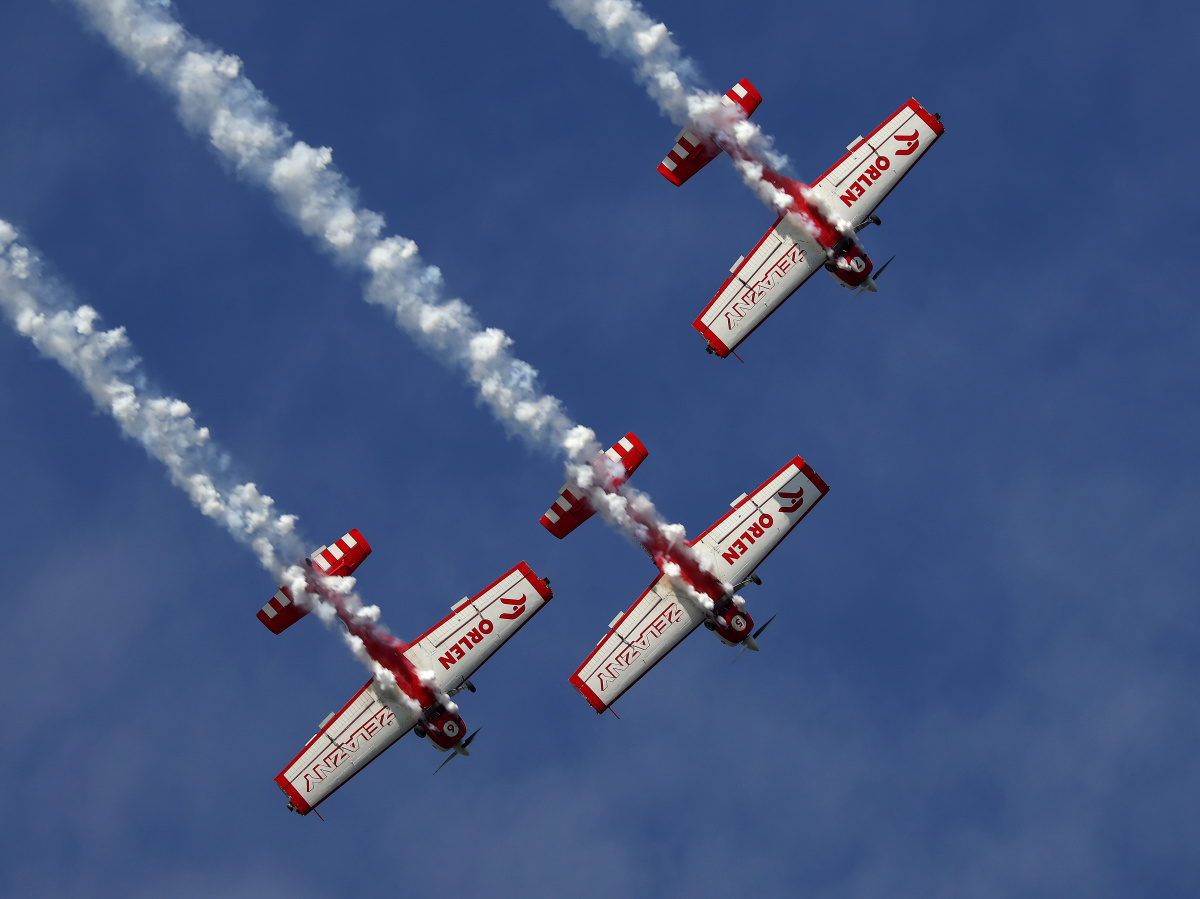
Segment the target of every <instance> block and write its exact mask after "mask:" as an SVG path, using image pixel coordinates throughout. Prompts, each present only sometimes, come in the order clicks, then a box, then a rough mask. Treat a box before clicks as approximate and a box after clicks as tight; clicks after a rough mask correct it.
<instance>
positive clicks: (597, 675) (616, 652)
mask: <svg viewBox="0 0 1200 899" xmlns="http://www.w3.org/2000/svg"><path fill="white" fill-rule="evenodd" d="M702 621H704V613H703V612H701V611H700V610H699V609H697V608H696V606H694V605H693V604H692V603H691V602H689V601H688V600H687V599H685V598H683V597H682V596H678V595H677V594H676V593H675V588H674V587H673V586H672V585H671V581H670V579H669V578H668V577H667V576H666V575H662V576H661V577H659V578H658V579H657V580H656V581H655V582H654V583H653V584H651V585H650V586H649V587H647V588H646V592H645V593H643V594H642V595H641V596H640V597H638V601H637V602H635V603H634V604H633V607H632V608H631V609H630V610H629V611H628V612H625V613H623V614H621V615H618V616H617V617H616V618H614V619H613V622H612V624H611V625H609V630H608V633H607V634H606V635H605V637H604V639H603V640H601V641H600V642H599V643H597V644H596V648H595V649H594V650H593V651H592V654H591V655H590V656H588V657H587V659H586V660H585V661H584V663H583V664H582V665H580V666H579V670H577V671H576V672H575V673H574V674H573V675H571V683H572V684H573V685H574V686H575V689H576V690H578V691H579V692H580V693H582V694H583V698H584V699H586V700H587V701H588V702H589V703H590V704H591V706H592V708H594V709H595V710H596V711H597V712H603V711H604V710H605V709H607V708H608V707H609V706H610V705H612V704H613V703H614V702H616V701H617V698H618V697H619V696H620V695H621V694H622V693H624V692H625V691H626V690H628V689H629V688H630V687H632V686H633V685H634V684H635V683H637V680H638V678H640V677H641V676H642V675H643V674H645V673H646V672H647V671H649V670H650V669H651V668H653V667H654V666H655V665H656V664H658V662H659V660H660V659H662V657H663V656H665V655H666V654H667V653H668V652H670V651H671V650H672V649H674V648H675V647H676V646H678V645H679V641H680V640H682V639H683V638H684V637H686V636H687V635H688V634H690V633H691V632H692V631H694V630H695V629H696V627H697V625H699V624H700V623H701V622H702Z"/></svg>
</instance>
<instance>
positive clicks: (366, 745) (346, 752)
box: [275, 680, 417, 815]
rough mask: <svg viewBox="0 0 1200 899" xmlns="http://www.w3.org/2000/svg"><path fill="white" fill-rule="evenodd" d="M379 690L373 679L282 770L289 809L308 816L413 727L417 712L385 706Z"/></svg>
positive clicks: (280, 780)
mask: <svg viewBox="0 0 1200 899" xmlns="http://www.w3.org/2000/svg"><path fill="white" fill-rule="evenodd" d="M377 691H378V688H377V687H376V685H375V682H374V681H373V680H370V681H367V683H366V685H365V686H364V687H363V688H362V689H361V690H359V691H358V692H357V693H356V694H354V698H353V699H351V700H350V701H349V702H348V703H346V705H345V706H343V707H342V710H341V711H339V712H335V713H333V714H331V715H330V716H329V717H328V718H326V719H325V721H324V722H322V724H321V729H320V730H318V731H317V734H316V736H314V737H313V738H312V739H311V740H309V741H308V743H307V744H306V745H305V747H304V748H303V749H302V750H300V754H299V755H298V756H296V757H295V758H294V759H292V762H291V764H290V765H288V766H287V767H286V768H284V769H283V770H282V771H281V772H279V775H278V776H277V777H276V778H275V783H277V784H278V785H279V788H280V789H281V790H283V792H284V793H286V794H287V797H288V799H289V800H290V801H289V805H288V807H289V808H292V809H294V810H295V811H297V812H299V813H300V814H302V815H307V814H308V813H309V812H311V811H312V810H313V809H314V808H316V807H317V806H318V805H320V804H321V803H322V802H324V801H325V800H326V799H328V798H329V796H330V795H331V794H332V793H333V792H334V790H336V789H337V788H338V787H340V786H342V784H344V783H345V782H346V781H348V780H349V779H350V778H352V777H353V776H354V775H355V774H357V773H358V772H359V771H361V770H362V769H363V768H365V767H366V766H367V765H368V764H370V763H371V762H372V761H374V759H375V758H376V757H377V756H378V755H379V754H380V753H381V752H383V751H384V750H385V749H387V748H388V747H389V746H391V745H392V744H393V743H395V742H396V741H397V740H399V739H400V738H401V737H402V736H404V735H405V734H406V733H408V732H409V731H410V730H412V728H413V725H414V724H416V723H417V716H416V715H415V714H414V713H413V712H411V711H409V710H408V709H407V708H405V707H404V706H402V705H400V704H398V703H393V704H392V705H385V704H384V703H383V702H382V701H381V700H380V698H379V695H378V692H377Z"/></svg>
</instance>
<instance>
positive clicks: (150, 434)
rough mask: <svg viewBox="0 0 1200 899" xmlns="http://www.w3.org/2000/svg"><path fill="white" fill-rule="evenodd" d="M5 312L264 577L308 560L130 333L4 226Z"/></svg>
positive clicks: (0, 263) (291, 519) (289, 523)
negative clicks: (145, 363) (150, 371)
mask: <svg viewBox="0 0 1200 899" xmlns="http://www.w3.org/2000/svg"><path fill="white" fill-rule="evenodd" d="M0 307H3V310H4V313H5V315H7V316H8V318H9V319H10V320H11V321H12V323H13V326H14V328H15V329H16V330H17V332H18V333H19V334H21V335H23V336H25V337H28V338H29V339H30V340H31V341H32V342H33V344H34V346H35V347H37V349H38V350H39V351H40V352H41V353H42V354H43V355H44V356H47V357H49V358H51V359H53V360H54V361H56V362H58V363H59V364H60V365H61V366H62V367H63V368H65V369H66V370H67V371H68V372H70V373H71V374H72V375H74V376H75V379H76V380H77V381H79V383H80V384H81V385H82V386H83V388H84V390H86V391H87V392H88V394H89V395H90V396H91V397H92V400H93V401H94V402H95V403H96V406H97V408H99V409H100V410H102V411H104V412H106V413H108V414H109V415H111V416H112V417H113V419H115V420H116V422H117V424H118V425H119V426H120V428H121V431H122V432H123V433H124V434H125V435H126V436H128V437H132V438H133V439H134V440H136V441H137V442H138V443H140V444H141V445H142V446H143V447H145V449H146V452H147V453H149V454H150V455H151V456H152V457H153V458H155V459H158V460H159V461H160V462H162V463H163V465H165V466H166V468H167V472H168V473H169V475H170V478H171V482H172V483H174V484H175V485H176V486H178V487H180V488H182V489H183V491H184V492H185V493H187V495H188V497H189V498H190V499H191V501H192V503H193V504H194V505H195V506H196V508H197V509H199V510H200V511H201V512H203V513H204V514H205V515H207V516H208V517H209V518H212V519H213V520H214V521H216V522H217V523H218V524H220V525H221V526H222V527H224V528H225V529H226V530H227V531H228V532H229V533H230V534H231V535H233V537H234V538H235V539H237V540H238V541H240V542H242V543H245V544H247V545H249V546H250V547H251V548H252V549H253V550H254V552H255V554H256V555H257V556H258V559H259V561H260V562H261V563H262V565H263V567H264V568H266V569H267V570H268V571H270V572H271V573H272V574H275V575H276V576H280V575H281V574H282V572H283V568H284V566H285V565H286V564H287V563H288V562H290V561H291V560H292V559H294V558H296V557H298V556H299V555H300V554H302V544H301V543H300V541H299V538H298V536H297V534H296V532H295V524H296V516H295V515H286V514H281V513H279V512H278V511H277V510H276V509H275V501H274V500H273V499H271V497H269V496H267V495H266V494H264V493H260V492H259V490H258V488H257V487H256V486H255V485H254V484H253V483H251V482H246V483H237V482H236V480H235V479H234V478H233V477H232V476H231V475H230V474H229V473H228V471H229V468H230V460H229V457H228V456H227V455H226V454H225V453H222V452H221V451H220V450H219V449H217V448H216V447H215V446H213V444H212V441H211V440H210V439H209V432H208V428H203V427H198V426H197V424H196V421H195V419H194V418H192V415H191V409H190V407H189V406H188V404H187V403H185V402H184V401H183V400H181V399H178V398H177V397H172V396H165V395H163V394H162V393H159V392H158V391H156V390H154V388H152V387H151V386H149V380H148V378H147V377H146V374H145V372H144V371H143V369H142V366H141V360H140V359H139V358H138V357H137V355H136V354H135V353H134V351H133V347H132V346H131V344H130V342H129V337H128V335H127V334H126V333H125V329H124V328H112V329H110V330H107V331H105V330H98V329H97V323H98V321H99V319H100V315H99V313H97V312H96V310H95V309H93V308H92V307H91V306H86V305H77V304H75V303H74V301H73V299H72V297H71V294H70V292H69V291H68V290H66V288H64V287H63V286H62V285H61V284H60V283H59V282H57V281H56V280H55V279H53V278H52V277H50V276H48V275H47V274H46V273H45V271H44V266H43V265H42V262H41V260H40V259H39V258H38V257H37V255H36V254H34V253H33V252H31V251H30V250H29V248H28V247H26V246H24V245H22V244H21V243H18V241H17V232H16V230H15V229H14V228H13V226H12V225H10V224H9V223H8V222H6V221H3V220H2V219H0Z"/></svg>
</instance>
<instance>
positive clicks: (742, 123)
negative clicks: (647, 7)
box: [550, 0, 853, 234]
mask: <svg viewBox="0 0 1200 899" xmlns="http://www.w3.org/2000/svg"><path fill="white" fill-rule="evenodd" d="M550 5H551V6H552V7H554V8H555V9H557V10H558V11H559V12H560V13H561V14H562V16H563V18H565V19H566V20H567V21H568V22H569V23H570V24H571V25H573V26H575V27H576V28H578V29H579V30H580V31H582V32H583V33H584V34H586V35H587V37H588V39H589V40H590V41H592V43H594V44H596V45H597V46H598V47H600V49H601V51H602V52H604V53H610V54H613V55H615V56H618V57H621V58H623V59H625V60H627V61H628V62H630V63H632V65H633V74H634V77H635V78H636V79H637V80H638V81H639V82H641V83H642V84H644V85H645V86H646V92H647V93H648V94H649V95H650V98H651V99H652V100H654V102H655V103H657V104H658V108H659V109H660V110H662V112H663V113H664V114H665V115H666V116H667V117H668V118H670V119H671V121H673V122H674V123H675V124H676V125H679V126H680V127H681V128H689V129H691V130H692V131H693V132H695V133H697V134H704V135H710V136H712V137H713V138H714V139H715V140H716V141H717V143H718V144H719V145H720V146H721V147H722V148H723V149H725V150H730V149H733V148H737V150H738V153H737V154H736V158H734V165H735V167H736V168H737V170H738V173H739V174H740V175H741V176H742V180H743V181H744V182H745V183H746V185H747V186H748V187H749V188H750V189H751V190H752V191H753V192H754V194H755V196H757V197H758V198H759V199H760V200H761V201H762V202H763V203H765V204H766V205H767V206H768V207H769V208H770V209H771V211H772V212H774V213H775V214H779V213H780V212H782V211H783V210H784V209H786V208H787V207H788V206H790V205H791V202H792V201H791V198H790V197H788V196H787V194H785V193H784V192H783V191H781V190H779V189H778V188H777V187H775V186H774V185H773V184H771V183H770V182H769V181H766V180H764V178H763V164H764V163H765V164H766V165H768V166H770V167H771V168H772V169H774V170H775V171H783V170H784V169H786V167H787V164H788V160H787V157H786V156H784V155H782V154H781V153H779V152H778V151H777V150H776V149H775V139H774V138H773V137H771V136H769V135H767V134H764V133H763V131H762V129H761V128H759V126H758V125H757V124H754V123H753V122H750V121H748V120H747V119H746V117H745V115H744V114H743V112H742V109H741V107H740V106H737V105H736V104H735V105H734V106H725V105H722V103H721V97H722V96H723V95H722V94H714V93H713V92H711V91H709V90H707V89H706V88H705V87H704V86H703V84H702V83H701V79H700V76H699V67H698V66H697V65H696V63H695V62H694V61H693V60H692V59H690V58H688V57H686V56H684V54H683V50H682V49H681V48H680V47H679V45H678V44H676V43H675V41H674V40H672V39H671V32H670V31H668V30H667V26H666V25H665V24H663V23H662V22H655V21H654V19H652V18H650V17H649V16H648V15H646V13H645V12H644V10H643V9H642V5H641V4H640V3H638V2H637V0H550ZM730 155H731V157H733V156H734V154H732V153H731V154H730ZM801 193H802V194H803V196H804V199H805V200H806V201H807V202H809V203H811V204H812V205H815V206H817V207H819V208H820V209H821V211H822V213H823V214H824V215H825V216H826V218H828V219H829V220H830V221H831V222H833V223H834V225H835V226H836V227H837V228H838V229H839V230H840V231H842V232H843V233H846V234H849V233H853V232H852V229H851V228H850V225H849V223H848V222H845V221H843V220H842V218H841V216H840V215H839V214H838V213H837V211H836V210H834V209H832V208H830V207H829V205H828V204H827V203H826V202H825V200H824V199H823V198H822V197H821V196H820V195H819V194H817V193H816V192H812V191H807V190H804V191H801Z"/></svg>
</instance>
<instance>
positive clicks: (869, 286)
mask: <svg viewBox="0 0 1200 899" xmlns="http://www.w3.org/2000/svg"><path fill="white" fill-rule="evenodd" d="M895 258H896V257H895V256H894V255H893V256H892V259H895ZM892 259H889V260H888V261H887V262H885V263H884V264H883V265H881V266H879V268H878V269H877V270H876V272H875V274H873V275H872V276H871V277H869V278H867V283H866V284H864V285H863V286H862V287H860V288H859V289H858V293H856V294H855V296H856V297H859V296H862V293H863V291H864V290H869V291H871V293H878V292H879V287H878V285H876V283H875V282H876V280H878V278H879V276H880V275H882V274H883V270H884V269H885V268H887V267H888V266H889V265H891V264H892Z"/></svg>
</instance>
